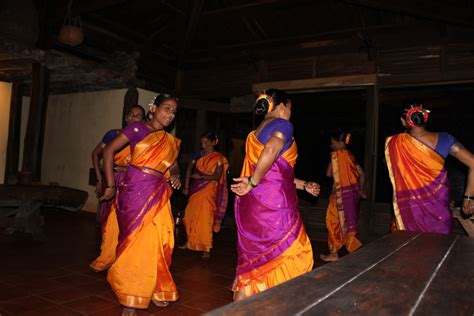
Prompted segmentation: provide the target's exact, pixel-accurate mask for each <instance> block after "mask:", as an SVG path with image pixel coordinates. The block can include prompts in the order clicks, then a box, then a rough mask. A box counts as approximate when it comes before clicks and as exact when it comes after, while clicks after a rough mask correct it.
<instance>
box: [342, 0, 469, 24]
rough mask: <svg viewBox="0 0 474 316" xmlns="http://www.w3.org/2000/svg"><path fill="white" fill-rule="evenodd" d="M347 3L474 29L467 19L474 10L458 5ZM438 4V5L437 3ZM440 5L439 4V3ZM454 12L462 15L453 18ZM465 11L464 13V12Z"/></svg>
mask: <svg viewBox="0 0 474 316" xmlns="http://www.w3.org/2000/svg"><path fill="white" fill-rule="evenodd" d="M344 1H345V2H347V3H350V4H353V5H357V6H363V7H367V8H370V9H375V10H381V11H388V12H394V13H398V14H403V15H409V16H413V17H416V18H421V19H426V20H432V21H436V22H444V23H447V24H452V25H461V26H468V27H471V28H472V27H474V22H473V20H472V16H471V17H470V18H469V17H467V14H466V13H469V11H470V12H471V13H472V8H459V7H458V6H457V5H452V4H450V3H448V2H446V5H445V7H444V9H443V8H436V7H433V3H435V2H434V1H425V3H421V4H419V2H420V1H403V2H400V1H378V0H344ZM435 4H436V3H435ZM438 5H439V3H438ZM453 10H454V11H455V12H457V13H460V14H459V16H452V15H450V13H452V12H453ZM463 11H464V12H463Z"/></svg>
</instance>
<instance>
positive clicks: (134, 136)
mask: <svg viewBox="0 0 474 316" xmlns="http://www.w3.org/2000/svg"><path fill="white" fill-rule="evenodd" d="M151 132H152V131H151V130H150V129H149V128H148V126H147V125H146V123H145V122H143V121H139V122H133V123H132V124H130V125H128V126H127V127H125V128H124V129H123V130H122V133H123V134H124V135H125V136H127V138H128V140H129V141H130V151H133V149H134V148H135V145H136V144H137V143H139V142H140V141H141V140H142V139H143V138H145V137H146V136H148V134H150V133H151Z"/></svg>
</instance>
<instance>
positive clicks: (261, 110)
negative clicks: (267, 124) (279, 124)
mask: <svg viewBox="0 0 474 316" xmlns="http://www.w3.org/2000/svg"><path fill="white" fill-rule="evenodd" d="M269 107H270V102H268V100H267V99H259V100H258V101H257V102H256V103H255V106H254V108H255V114H256V115H266V114H267V113H268V108H269Z"/></svg>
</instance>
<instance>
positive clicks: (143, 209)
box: [107, 122, 180, 308]
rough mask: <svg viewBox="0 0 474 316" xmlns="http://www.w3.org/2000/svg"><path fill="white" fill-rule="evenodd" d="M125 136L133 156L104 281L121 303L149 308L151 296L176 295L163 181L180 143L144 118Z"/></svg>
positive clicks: (161, 298) (170, 219)
mask: <svg viewBox="0 0 474 316" xmlns="http://www.w3.org/2000/svg"><path fill="white" fill-rule="evenodd" d="M143 130H145V131H147V132H143ZM135 133H136V134H145V135H138V136H135V135H134V134H135ZM124 134H125V135H126V136H127V137H128V139H129V140H130V146H131V148H132V156H131V161H130V164H129V165H128V167H127V171H126V174H125V178H124V180H123V181H122V183H121V184H120V188H119V197H118V205H117V219H118V224H119V227H120V234H119V239H118V246H117V257H116V260H115V262H114V263H113V265H112V266H111V267H110V269H109V272H108V276H107V280H108V282H109V283H110V285H111V287H112V289H113V291H114V292H115V294H116V296H117V298H118V300H119V302H120V304H122V305H123V306H126V307H130V308H148V305H149V304H150V300H155V301H176V300H177V299H178V292H177V289H176V285H175V283H174V281H173V278H172V276H171V273H170V271H169V268H170V266H171V255H172V253H173V248H174V235H173V229H174V223H173V216H172V214H171V205H170V201H169V199H170V196H171V193H172V189H171V186H170V185H169V184H168V182H167V179H168V176H169V168H170V167H171V166H172V165H173V163H174V162H175V160H176V159H177V156H178V152H179V144H180V141H179V140H178V139H176V138H175V137H173V136H172V135H171V134H168V133H167V132H165V131H154V132H150V131H148V129H147V127H146V125H145V123H143V122H139V123H133V124H131V125H129V126H128V127H127V128H126V129H124Z"/></svg>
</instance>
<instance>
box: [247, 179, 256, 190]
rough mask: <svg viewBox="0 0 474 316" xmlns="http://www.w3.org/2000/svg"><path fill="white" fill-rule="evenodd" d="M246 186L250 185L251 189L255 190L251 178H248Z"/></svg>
mask: <svg viewBox="0 0 474 316" xmlns="http://www.w3.org/2000/svg"><path fill="white" fill-rule="evenodd" d="M247 184H248V185H250V186H251V187H252V188H255V187H256V186H257V185H256V184H255V183H253V182H252V177H249V178H248V180H247Z"/></svg>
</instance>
